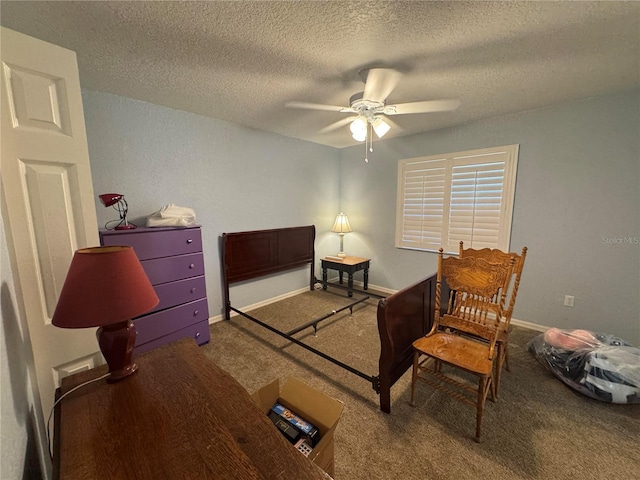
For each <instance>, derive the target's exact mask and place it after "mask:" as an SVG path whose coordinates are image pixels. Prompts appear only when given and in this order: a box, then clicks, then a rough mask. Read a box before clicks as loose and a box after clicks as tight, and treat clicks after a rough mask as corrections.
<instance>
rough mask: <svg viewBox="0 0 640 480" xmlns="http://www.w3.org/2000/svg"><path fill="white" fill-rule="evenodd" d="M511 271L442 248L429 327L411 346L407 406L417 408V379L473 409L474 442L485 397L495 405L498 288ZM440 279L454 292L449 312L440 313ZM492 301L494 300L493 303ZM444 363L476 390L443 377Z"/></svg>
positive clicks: (501, 297)
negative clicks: (468, 376)
mask: <svg viewBox="0 0 640 480" xmlns="http://www.w3.org/2000/svg"><path fill="white" fill-rule="evenodd" d="M512 269H513V261H512V262H511V263H510V264H509V265H508V266H503V265H502V264H499V263H490V262H488V261H486V260H484V259H481V258H473V257H468V258H456V257H447V258H444V257H443V250H442V249H440V255H439V257H438V273H437V276H436V295H435V320H434V323H433V327H432V328H431V331H430V332H429V333H428V334H427V335H425V336H424V337H422V338H419V339H417V340H416V341H414V342H413V348H414V355H413V374H412V377H411V405H412V406H415V402H414V396H415V387H416V383H417V382H418V381H421V382H423V383H426V384H428V385H431V386H432V387H434V388H437V389H439V390H442V391H444V392H446V393H448V394H450V395H451V396H453V397H454V398H456V399H458V400H460V401H462V402H464V403H466V404H468V405H471V406H475V407H476V436H475V440H476V441H478V442H479V441H480V434H481V425H482V413H483V411H484V405H485V402H486V399H487V395H488V394H489V393H491V400H492V401H495V391H494V388H493V372H494V363H495V359H496V358H497V350H496V341H497V337H498V332H499V327H500V322H501V319H502V316H503V310H504V300H505V293H504V292H503V291H502V289H503V287H504V285H505V282H506V281H507V278H508V277H509V276H510V275H511V271H512ZM443 277H445V278H446V280H447V284H448V285H449V288H450V289H451V290H452V291H451V293H450V295H449V298H448V306H447V313H446V314H444V315H441V313H440V293H441V288H442V278H443ZM494 298H498V302H497V303H496V302H494ZM491 319H493V320H491ZM442 364H446V365H449V366H452V367H455V368H457V369H461V370H464V371H466V372H469V373H471V374H473V375H475V376H476V377H477V378H478V384H477V387H476V385H474V384H472V383H470V382H468V381H466V380H463V379H461V378H459V377H453V376H452V375H450V374H447V373H444V372H443V369H442ZM447 370H449V369H447ZM454 373H455V371H454ZM470 394H471V395H470Z"/></svg>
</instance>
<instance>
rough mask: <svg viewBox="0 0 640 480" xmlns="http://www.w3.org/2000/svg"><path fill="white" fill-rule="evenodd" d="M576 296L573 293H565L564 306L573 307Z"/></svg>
mask: <svg viewBox="0 0 640 480" xmlns="http://www.w3.org/2000/svg"><path fill="white" fill-rule="evenodd" d="M574 300H575V297H574V296H573V295H565V296H564V306H565V307H573V301H574Z"/></svg>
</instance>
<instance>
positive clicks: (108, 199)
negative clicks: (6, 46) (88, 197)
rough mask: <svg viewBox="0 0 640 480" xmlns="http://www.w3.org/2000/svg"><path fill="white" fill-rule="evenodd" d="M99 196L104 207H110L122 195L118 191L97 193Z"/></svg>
mask: <svg viewBox="0 0 640 480" xmlns="http://www.w3.org/2000/svg"><path fill="white" fill-rule="evenodd" d="M99 198H100V201H101V202H102V204H103V205H104V206H105V207H110V206H111V205H115V204H116V203H118V202H119V201H120V200H122V199H123V198H124V195H122V194H120V193H103V194H102V195H99Z"/></svg>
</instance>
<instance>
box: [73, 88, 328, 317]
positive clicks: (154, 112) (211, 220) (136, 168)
mask: <svg viewBox="0 0 640 480" xmlns="http://www.w3.org/2000/svg"><path fill="white" fill-rule="evenodd" d="M83 102H84V110H85V122H86V128H87V138H88V143H89V157H90V159H91V171H92V176H93V187H94V193H95V195H96V210H97V214H98V223H99V225H101V226H104V224H105V223H106V222H107V221H109V220H112V219H114V218H118V216H117V212H115V210H113V209H111V208H105V207H104V206H103V205H102V204H101V203H100V202H99V200H98V199H97V196H98V195H99V194H101V193H107V192H115V193H122V194H124V195H125V197H126V200H127V202H128V204H129V218H131V219H133V220H134V222H136V223H138V224H139V225H144V221H145V217H146V216H147V215H149V214H151V213H153V212H155V211H157V210H159V209H160V208H161V207H162V206H163V205H166V204H171V203H172V204H176V205H179V206H183V207H191V208H194V209H195V212H196V217H197V221H198V223H199V224H201V225H202V232H203V242H204V247H203V249H204V258H205V273H206V276H207V294H208V301H209V314H210V316H211V317H216V316H218V315H220V314H221V312H222V294H221V276H220V271H221V270H220V261H219V249H218V243H219V237H220V235H221V234H222V233H225V232H235V231H244V230H260V229H265V228H278V227H291V226H298V225H310V224H314V225H316V228H317V232H316V250H317V255H316V257H317V258H319V257H320V255H326V254H328V253H330V252H331V251H333V249H335V248H337V246H336V245H333V243H332V242H334V241H335V240H336V239H335V238H334V237H333V235H332V234H330V233H329V230H330V228H331V225H332V224H333V223H332V222H333V220H334V218H335V215H336V214H337V213H338V208H339V205H338V201H339V183H338V181H339V170H338V169H339V165H338V155H337V151H336V150H335V149H333V148H329V147H324V146H321V145H317V144H313V143H309V142H304V141H300V140H295V139H291V138H287V137H282V136H279V135H274V134H269V133H263V132H259V131H256V130H251V129H248V128H244V127H240V126H237V125H233V124H230V123H226V122H223V121H219V120H214V119H211V118H206V117H201V116H198V115H194V114H190V113H186V112H182V111H177V110H171V109H169V108H165V107H160V106H157V105H152V104H149V103H144V102H139V101H135V100H131V99H128V98H123V97H118V96H114V95H108V94H104V93H98V92H95V91H86V90H85V91H83ZM275 280H276V281H274V279H269V280H264V281H258V282H251V283H250V284H238V285H237V286H235V287H233V288H232V293H231V299H232V301H233V305H234V306H236V307H244V306H247V305H251V304H254V303H257V302H260V301H263V300H265V299H268V298H271V297H274V296H277V295H282V294H285V293H288V292H290V291H293V290H296V289H299V288H302V287H304V285H305V283H306V284H307V285H308V269H300V270H299V271H296V272H293V273H291V274H282V275H278V276H277V277H276V278H275Z"/></svg>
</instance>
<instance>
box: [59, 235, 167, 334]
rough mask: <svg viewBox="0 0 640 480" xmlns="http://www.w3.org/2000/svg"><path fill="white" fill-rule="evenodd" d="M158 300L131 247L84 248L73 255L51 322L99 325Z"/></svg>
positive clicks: (140, 311) (124, 317) (123, 317)
mask: <svg viewBox="0 0 640 480" xmlns="http://www.w3.org/2000/svg"><path fill="white" fill-rule="evenodd" d="M158 302H159V299H158V296H157V295H156V292H155V290H154V289H153V287H152V286H151V282H150V281H149V278H148V277H147V274H146V273H145V272H144V270H143V268H142V265H141V264H140V261H139V260H138V257H137V256H136V254H135V252H134V251H133V248H132V247H128V246H110V247H94V248H83V249H80V250H78V251H76V253H75V254H74V256H73V260H72V261H71V266H70V267H69V272H68V273H67V278H66V280H65V282H64V285H63V287H62V292H61V293H60V299H59V300H58V305H57V306H56V309H55V312H54V314H53V319H52V323H53V324H54V325H55V326H57V327H62V328H87V327H100V326H104V325H110V324H113V323H118V322H122V321H124V320H128V319H131V318H133V317H136V316H138V315H141V314H143V313H145V312H147V311H149V310H151V309H152V308H153V307H155V306H156V305H157V304H158Z"/></svg>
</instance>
